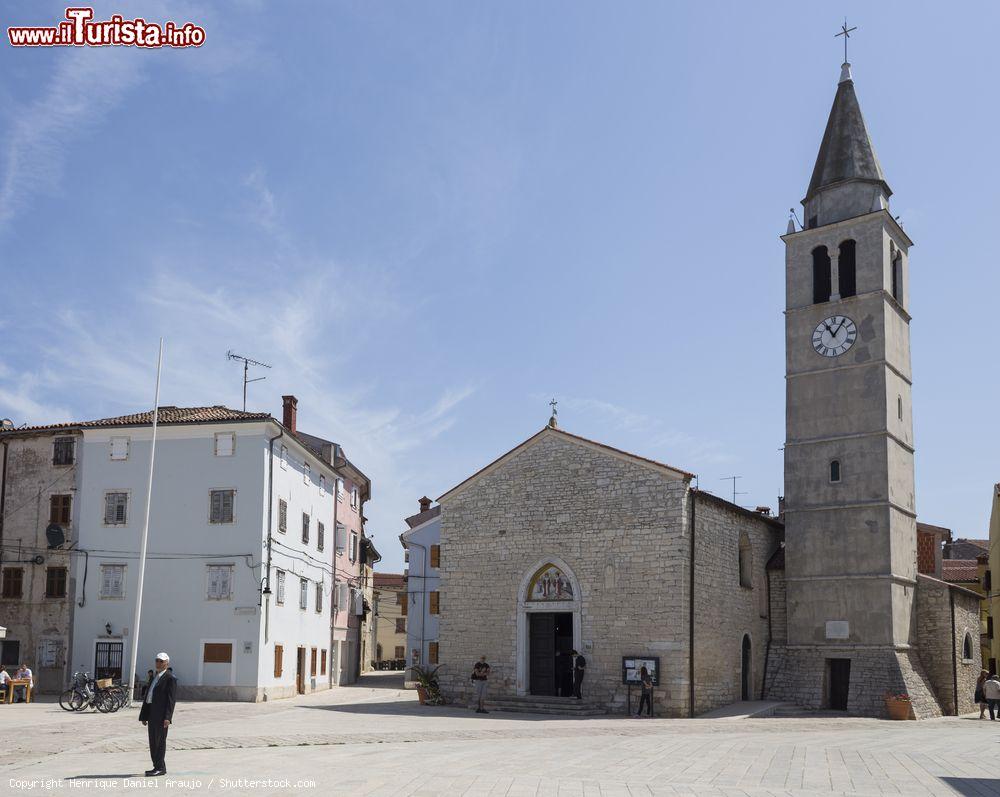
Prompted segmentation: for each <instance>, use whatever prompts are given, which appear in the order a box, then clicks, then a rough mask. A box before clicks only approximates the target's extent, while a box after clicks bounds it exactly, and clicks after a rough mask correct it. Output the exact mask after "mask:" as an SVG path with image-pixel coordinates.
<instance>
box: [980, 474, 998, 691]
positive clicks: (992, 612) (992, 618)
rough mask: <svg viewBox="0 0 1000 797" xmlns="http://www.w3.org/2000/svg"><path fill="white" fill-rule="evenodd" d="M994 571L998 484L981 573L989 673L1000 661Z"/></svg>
mask: <svg viewBox="0 0 1000 797" xmlns="http://www.w3.org/2000/svg"><path fill="white" fill-rule="evenodd" d="M994 573H1000V484H994V485H993V507H992V509H991V511H990V550H989V554H988V555H987V562H986V569H985V571H984V573H983V586H984V588H985V592H986V594H987V595H988V596H989V603H990V607H989V614H988V615H987V630H986V642H987V644H988V646H989V650H990V655H989V659H988V661H987V667H988V669H989V671H990V672H991V673H995V672H997V662H998V661H1000V637H998V636H997V632H996V618H997V617H1000V589H997V587H995V586H993V574H994Z"/></svg>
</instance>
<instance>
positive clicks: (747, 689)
mask: <svg viewBox="0 0 1000 797" xmlns="http://www.w3.org/2000/svg"><path fill="white" fill-rule="evenodd" d="M750 653H751V647H750V635H749V634H744V635H743V664H742V669H741V670H740V672H741V676H742V677H741V678H740V681H741V684H740V700H753V697H751V693H752V692H753V687H752V685H751V681H752V678H751V672H750V670H751V663H752V662H753V657H752V656H751V655H750Z"/></svg>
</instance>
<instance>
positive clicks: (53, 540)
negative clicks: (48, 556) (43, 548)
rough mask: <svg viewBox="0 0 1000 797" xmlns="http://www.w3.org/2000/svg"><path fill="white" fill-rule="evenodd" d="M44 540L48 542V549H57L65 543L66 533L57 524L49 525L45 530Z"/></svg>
mask: <svg viewBox="0 0 1000 797" xmlns="http://www.w3.org/2000/svg"><path fill="white" fill-rule="evenodd" d="M45 539H47V540H48V541H49V548H59V547H60V546H62V544H63V543H64V542H66V533H65V532H64V531H63V530H62V526H60V525H59V524H58V523H50V524H49V525H48V526H47V527H46V529H45Z"/></svg>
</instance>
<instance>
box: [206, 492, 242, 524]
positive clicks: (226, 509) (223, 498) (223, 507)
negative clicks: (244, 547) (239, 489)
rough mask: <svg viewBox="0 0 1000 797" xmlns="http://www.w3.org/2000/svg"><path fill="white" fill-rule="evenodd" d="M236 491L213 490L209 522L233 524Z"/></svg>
mask: <svg viewBox="0 0 1000 797" xmlns="http://www.w3.org/2000/svg"><path fill="white" fill-rule="evenodd" d="M235 497H236V490H212V492H211V498H210V509H209V518H208V520H209V522H210V523H232V522H233V501H234V499H235Z"/></svg>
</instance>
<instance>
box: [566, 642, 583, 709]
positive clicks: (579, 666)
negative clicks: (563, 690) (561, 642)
mask: <svg viewBox="0 0 1000 797" xmlns="http://www.w3.org/2000/svg"><path fill="white" fill-rule="evenodd" d="M569 655H570V656H571V657H572V661H573V697H575V698H576V699H577V700H583V695H581V694H580V690H581V689H582V688H583V676H584V675H585V674H586V672H587V660H586V659H585V658H584V657H583V656H581V655H580V654H579V653H577V652H576V651H575V650H571V651H570V652H569Z"/></svg>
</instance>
